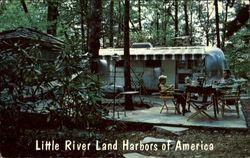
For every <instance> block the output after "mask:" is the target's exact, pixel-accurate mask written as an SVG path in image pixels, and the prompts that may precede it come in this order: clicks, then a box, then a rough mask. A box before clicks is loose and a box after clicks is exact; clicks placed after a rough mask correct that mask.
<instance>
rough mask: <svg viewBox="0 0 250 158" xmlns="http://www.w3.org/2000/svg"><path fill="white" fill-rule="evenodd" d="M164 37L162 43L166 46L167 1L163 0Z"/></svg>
mask: <svg viewBox="0 0 250 158" xmlns="http://www.w3.org/2000/svg"><path fill="white" fill-rule="evenodd" d="M163 4H164V27H163V30H164V36H163V41H164V45H167V37H166V35H167V12H168V11H167V0H164V3H163Z"/></svg>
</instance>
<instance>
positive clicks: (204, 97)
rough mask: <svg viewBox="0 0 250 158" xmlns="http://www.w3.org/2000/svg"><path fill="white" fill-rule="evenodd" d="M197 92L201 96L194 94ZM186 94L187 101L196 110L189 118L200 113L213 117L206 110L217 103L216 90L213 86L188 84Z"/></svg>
mask: <svg viewBox="0 0 250 158" xmlns="http://www.w3.org/2000/svg"><path fill="white" fill-rule="evenodd" d="M197 93H198V94H199V95H200V96H201V97H198V98H195V97H194V96H195V95H194V94H197ZM186 94H187V103H188V104H189V105H190V106H191V107H193V109H194V110H195V113H193V114H192V115H191V116H189V117H188V120H190V119H192V118H194V117H195V116H197V115H199V114H200V115H203V116H204V117H207V118H209V119H213V118H212V117H211V116H210V115H208V114H207V113H206V112H205V111H206V110H207V109H208V108H209V107H210V106H211V105H213V104H215V102H214V94H215V90H214V89H213V88H212V87H199V86H198V87H193V86H187V88H186Z"/></svg>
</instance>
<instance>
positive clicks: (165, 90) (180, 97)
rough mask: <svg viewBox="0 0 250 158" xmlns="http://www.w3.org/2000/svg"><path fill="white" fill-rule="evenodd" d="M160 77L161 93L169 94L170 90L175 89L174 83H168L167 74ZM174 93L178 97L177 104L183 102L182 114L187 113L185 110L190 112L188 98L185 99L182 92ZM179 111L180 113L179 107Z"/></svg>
mask: <svg viewBox="0 0 250 158" xmlns="http://www.w3.org/2000/svg"><path fill="white" fill-rule="evenodd" d="M158 79H159V84H158V87H159V91H160V93H161V94H162V95H168V91H170V90H174V85H168V84H166V83H167V76H164V75H161V76H159V78H158ZM173 95H174V97H175V99H176V102H177V104H181V106H182V114H183V115H185V112H188V111H187V110H186V99H185V97H184V96H183V95H182V94H177V93H174V94H173ZM177 107H179V106H177ZM178 113H180V111H179V109H178Z"/></svg>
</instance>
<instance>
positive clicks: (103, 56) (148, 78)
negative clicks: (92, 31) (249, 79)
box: [99, 46, 225, 90]
mask: <svg viewBox="0 0 250 158" xmlns="http://www.w3.org/2000/svg"><path fill="white" fill-rule="evenodd" d="M123 54H124V52H123V49H117V48H116V49H114V48H112V49H100V51H99V55H100V64H99V74H100V76H102V77H103V79H104V80H106V82H107V84H112V83H114V77H116V84H117V85H121V86H124V55H123ZM114 55H116V56H117V55H118V56H119V60H117V59H116V60H117V61H115V60H113V58H112V57H113V56H114ZM130 63H131V80H132V87H134V88H138V86H142V85H143V87H145V88H146V89H147V90H158V87H157V84H158V76H160V75H167V76H168V79H167V82H168V84H174V85H175V86H176V87H177V88H182V87H183V86H184V79H185V77H187V76H189V77H191V78H192V77H193V78H195V77H197V76H199V75H202V76H203V77H205V82H207V83H211V82H212V81H214V80H218V79H221V78H222V72H223V69H224V68H225V57H224V53H223V52H222V51H221V50H220V49H219V48H214V47H203V46H202V47H200V46H199V47H197V46H192V47H156V48H139V49H133V48H131V49H130ZM114 70H116V72H115V71H114ZM141 84H142V85H141Z"/></svg>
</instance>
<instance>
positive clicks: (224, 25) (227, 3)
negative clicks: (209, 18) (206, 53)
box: [222, 2, 229, 48]
mask: <svg viewBox="0 0 250 158" xmlns="http://www.w3.org/2000/svg"><path fill="white" fill-rule="evenodd" d="M228 6H229V2H226V9H225V13H224V22H223V35H222V48H224V47H225V39H226V37H225V35H226V24H227V14H228Z"/></svg>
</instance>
